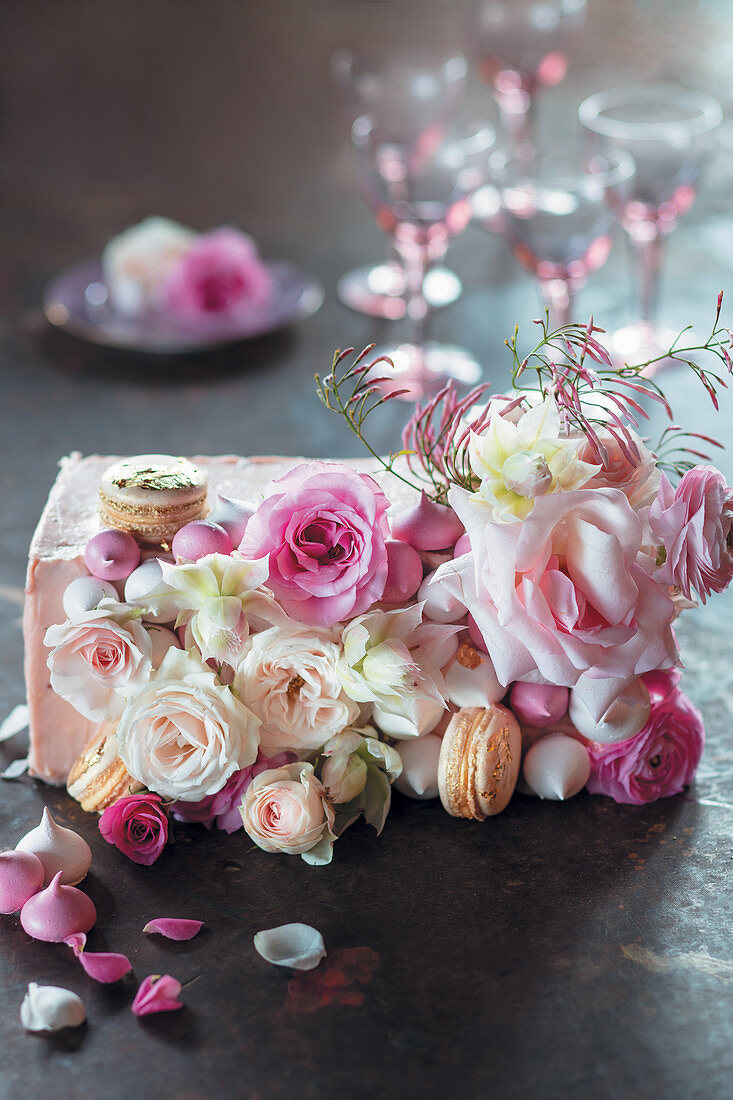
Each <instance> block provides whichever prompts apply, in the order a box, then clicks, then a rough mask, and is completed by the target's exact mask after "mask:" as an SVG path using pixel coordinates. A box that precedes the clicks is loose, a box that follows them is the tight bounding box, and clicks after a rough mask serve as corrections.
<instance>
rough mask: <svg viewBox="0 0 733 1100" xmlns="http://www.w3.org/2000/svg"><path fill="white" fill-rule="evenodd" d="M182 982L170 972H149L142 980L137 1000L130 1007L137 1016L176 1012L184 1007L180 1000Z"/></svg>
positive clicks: (136, 996)
mask: <svg viewBox="0 0 733 1100" xmlns="http://www.w3.org/2000/svg"><path fill="white" fill-rule="evenodd" d="M180 992H181V983H180V982H179V981H176V979H175V978H172V977H171V976H170V974H149V975H148V977H147V978H143V980H142V981H141V982H140V988H139V989H138V991H137V993H136V994H135V1000H134V1001H133V1002H132V1005H131V1006H130V1008H131V1009H132V1011H133V1012H134V1014H135V1015H136V1016H149V1015H150V1014H151V1013H152V1012H175V1010H176V1009H177V1008H183V1005H182V1004H181V1002H180V1001H179V1000H178V997H179V995H180Z"/></svg>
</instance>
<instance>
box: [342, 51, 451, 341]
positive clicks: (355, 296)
mask: <svg viewBox="0 0 733 1100" xmlns="http://www.w3.org/2000/svg"><path fill="white" fill-rule="evenodd" d="M330 67H331V75H332V77H333V79H334V81H335V83H336V85H337V87H338V88H339V91H340V93H341V95H340V101H341V109H342V113H343V115H344V116H345V118H346V121H347V124H348V126H349V127H351V126H352V125H353V123H354V120H355V119H356V118H358V117H360V116H361V115H364V114H370V115H371V116H372V118H373V119H374V120H375V123H376V124H379V125H380V126H382V127H383V128H389V130H390V131H391V132H392V133H396V134H397V135H398V137H399V140H401V141H402V142H413V143H417V142H418V141H419V140H420V135H421V134H422V133H423V132H424V131H425V130H426V129H430V128H432V127H434V126H440V125H444V124H447V122H448V121H449V120H450V118H451V117H452V116H453V115H454V114H455V112H456V111H457V110H458V108H459V106H460V104H461V101H462V99H463V94H464V91H465V85H466V76H467V72H468V66H467V64H466V60H465V58H464V57H462V56H461V55H460V54H456V53H455V52H445V53H440V52H438V53H436V52H433V51H427V50H424V49H413V50H411V51H402V52H400V53H399V54H396V55H391V56H388V57H386V58H382V59H377V58H369V59H367V58H364V57H357V56H355V55H354V54H353V53H351V52H350V51H349V50H337V51H336V53H335V54H333V56H332V57H331V65H330ZM461 289H462V288H461V282H460V279H459V278H458V276H457V275H455V274H454V273H453V272H452V271H449V270H448V269H447V268H445V267H438V266H436V267H434V268H433V269H432V270H431V271H430V273H429V274H428V276H427V278H426V281H425V297H426V300H427V301H428V302H429V303H430V305H431V307H432V308H434V309H437V308H440V307H442V306H447V305H450V303H451V302H454V301H455V300H456V299H457V298H458V297H459V296H460V294H461ZM405 291H406V283H405V272H404V268H403V266H402V262H401V259H400V257H399V255H397V254H396V253H395V252H394V250H393V251H392V255H391V257H390V259H389V260H387V261H386V262H384V263H380V264H364V265H362V266H360V267H357V268H355V269H354V270H352V271H348V272H346V274H344V275H342V276H341V278H340V279H339V281H338V285H337V287H336V293H337V294H338V296H339V298H340V299H341V301H342V302H343V303H344V304H345V305H347V306H349V307H350V308H351V309H354V310H356V311H357V312H359V313H365V314H367V315H369V316H372V317H385V318H387V319H388V320H393V321H394V320H399V319H400V318H402V317H404V315H405V308H406V306H405Z"/></svg>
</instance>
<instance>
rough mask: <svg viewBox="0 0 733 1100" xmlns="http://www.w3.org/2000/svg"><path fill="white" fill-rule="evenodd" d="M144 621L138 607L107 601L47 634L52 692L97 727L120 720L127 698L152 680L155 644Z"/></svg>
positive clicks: (53, 628) (59, 625)
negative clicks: (97, 725)
mask: <svg viewBox="0 0 733 1100" xmlns="http://www.w3.org/2000/svg"><path fill="white" fill-rule="evenodd" d="M139 616H140V613H139V611H138V610H137V609H136V608H131V607H128V606H127V604H122V603H118V602H117V601H116V600H112V599H103V600H102V601H101V602H100V604H99V606H98V607H95V608H93V609H92V610H91V611H85V612H83V613H82V614H80V615H77V616H76V617H75V618H74V619H67V621H66V622H64V623H59V624H58V625H55V626H50V627H49V628H48V630H47V631H46V635H45V638H44V644H45V645H46V646H48V647H49V648H50V649H51V652H50V653H49V655H48V668H49V671H50V673H51V687H52V689H53V690H54V691H55V692H56V694H57V695H59V696H60V697H61V698H62V699H66V701H67V702H69V703H71V705H72V706H73V707H74V708H75V709H76V710H77V711H78V712H79V714H83V715H84V717H85V718H89V719H91V720H92V721H93V722H103V721H113V720H114V719H115V718H119V716H120V715H121V714H122V711H123V709H124V706H125V698H126V697H127V696H130V695H134V694H135V692H137V691H139V690H140V688H141V687H142V686H143V685H144V684H146V683H147V682H148V680H149V679H150V672H151V667H152V666H151V653H152V645H151V641H150V637H149V635H148V632H147V631H146V629H145V627H144V626H142V624H141V623H140V622H139Z"/></svg>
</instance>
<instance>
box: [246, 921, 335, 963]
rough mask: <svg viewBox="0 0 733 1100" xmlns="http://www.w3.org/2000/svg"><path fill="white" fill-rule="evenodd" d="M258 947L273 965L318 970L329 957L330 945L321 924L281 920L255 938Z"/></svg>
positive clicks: (257, 949) (261, 953) (260, 952)
mask: <svg viewBox="0 0 733 1100" xmlns="http://www.w3.org/2000/svg"><path fill="white" fill-rule="evenodd" d="M254 945H255V951H256V952H257V954H258V955H260V956H261V957H262V958H263V959H264V960H265V962H269V963H272V964H273V966H289V967H291V968H292V969H293V970H315V968H316V967H317V966H318V964H319V963H320V962H322V960H323V959H325V957H326V945H325V944H324V942H323V936H322V935H321V933H320V932H319V931H318V929H317V928H313V927H312V926H311V925H310V924H281V925H279V926H278V927H277V928H265V929H263V931H262V932H258V933H257V934H256V935H255V938H254Z"/></svg>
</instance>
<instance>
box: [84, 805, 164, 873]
mask: <svg viewBox="0 0 733 1100" xmlns="http://www.w3.org/2000/svg"><path fill="white" fill-rule="evenodd" d="M99 831H100V833H101V834H102V836H103V837H104V839H105V840H106V841H107V843H108V844H114V845H115V847H116V848H119V850H120V851H121V852H122V854H123V855H126V856H127V858H128V859H131V860H132V862H133V863H143V864H144V865H145V866H146V867H149V866H150V864H151V863H155V861H156V859H157V858H158V856H159V855H160V853H161V852H162V851H163V849H164V848H165V844H166V841H167V840H168V818H167V817H166V814H165V811H164V810H163V809H162V799H161V797H160V795H158V794H152V793H151V792H150V791H142V792H141V793H140V794H131V795H129V796H128V797H126V798H120V799H119V800H118V801H117V802H115V803H113V804H112V805H111V806H108V807H107V809H106V810H105V811H104V812H103V813H102V816H101V817H100V819H99Z"/></svg>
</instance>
